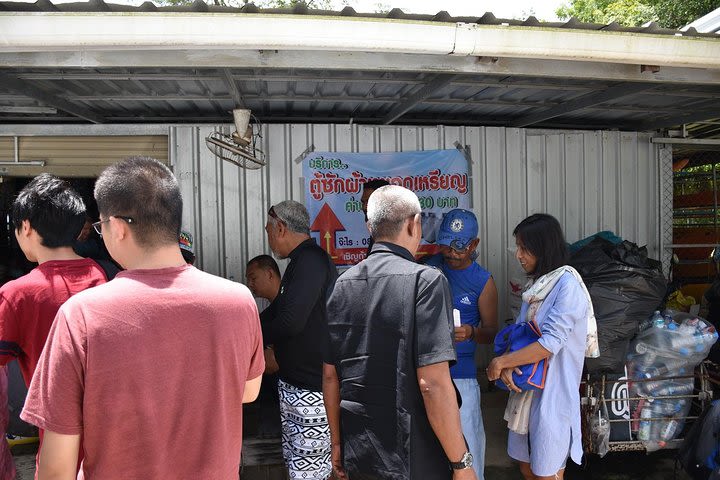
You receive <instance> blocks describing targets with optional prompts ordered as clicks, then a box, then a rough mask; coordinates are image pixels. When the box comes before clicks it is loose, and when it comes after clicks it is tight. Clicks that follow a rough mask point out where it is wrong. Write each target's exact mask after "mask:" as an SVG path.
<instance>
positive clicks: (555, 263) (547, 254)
mask: <svg viewBox="0 0 720 480" xmlns="http://www.w3.org/2000/svg"><path fill="white" fill-rule="evenodd" d="M513 235H514V236H515V238H517V239H518V240H520V242H521V243H522V244H523V246H524V247H525V249H526V250H527V251H529V252H530V253H532V254H533V255H534V256H535V258H536V259H537V265H535V271H533V272H532V273H531V276H532V277H533V278H535V279H537V278H540V277H542V276H543V275H545V274H546V273H550V272H552V271H553V270H555V269H556V268H559V267H562V266H563V265H567V263H568V260H569V254H568V249H567V244H566V243H565V236H564V235H563V231H562V227H560V222H558V221H557V219H556V218H555V217H553V216H552V215H548V214H547V213H536V214H534V215H530V216H529V217H527V218H526V219H525V220H523V221H522V222H520V223H518V224H517V227H515V230H513Z"/></svg>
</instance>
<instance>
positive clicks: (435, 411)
mask: <svg viewBox="0 0 720 480" xmlns="http://www.w3.org/2000/svg"><path fill="white" fill-rule="evenodd" d="M443 368H444V372H443ZM417 374H418V382H419V385H420V391H421V393H422V396H423V401H424V402H425V411H426V412H427V416H428V420H429V421H430V426H431V427H432V429H433V431H434V432H435V436H437V438H438V440H439V441H440V445H442V447H443V450H444V451H445V455H446V456H447V457H448V460H449V461H451V462H458V461H460V459H461V458H462V456H463V454H464V453H465V452H466V451H467V446H466V445H465V437H463V434H462V427H461V426H460V409H459V408H458V405H457V396H456V394H455V388H454V387H453V384H452V380H451V378H450V370H449V368H448V365H447V363H445V362H443V363H439V364H435V365H430V366H427V367H421V368H418V370H417Z"/></svg>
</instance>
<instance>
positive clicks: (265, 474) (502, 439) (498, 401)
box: [13, 390, 690, 480]
mask: <svg viewBox="0 0 720 480" xmlns="http://www.w3.org/2000/svg"><path fill="white" fill-rule="evenodd" d="M506 398H507V394H506V393H505V392H501V391H497V390H494V391H491V392H486V391H485V392H483V394H482V408H483V418H484V421H485V433H486V436H487V439H488V440H487V452H486V457H485V479H486V480H522V477H521V475H520V473H519V472H518V470H517V467H516V466H515V465H514V464H513V463H512V461H511V460H510V458H508V456H507V453H506V440H507V428H506V426H505V422H504V421H503V419H502V417H503V412H504V411H505V401H506ZM21 448H22V449H21V450H16V451H13V454H14V457H15V462H16V467H17V470H18V476H17V479H18V480H32V479H33V474H34V469H35V452H34V448H33V447H32V446H30V447H28V446H23V447H21ZM241 476H242V479H243V480H284V479H285V478H286V475H285V474H284V472H283V468H282V467H281V466H277V465H269V466H268V465H264V466H254V467H244V468H243V470H242V475H241ZM565 478H566V479H568V480H689V479H690V477H688V476H687V475H685V473H684V472H682V471H680V470H679V469H678V471H677V472H675V465H674V452H673V451H667V452H662V451H661V452H656V453H654V454H651V455H646V454H644V453H609V454H608V455H607V456H606V457H605V458H602V459H601V458H599V457H596V456H590V457H589V458H587V457H586V465H584V466H582V467H573V465H572V462H570V464H569V466H568V470H567V472H566V475H565ZM208 480H211V479H208ZM423 480H425V479H423ZM427 480H432V479H427Z"/></svg>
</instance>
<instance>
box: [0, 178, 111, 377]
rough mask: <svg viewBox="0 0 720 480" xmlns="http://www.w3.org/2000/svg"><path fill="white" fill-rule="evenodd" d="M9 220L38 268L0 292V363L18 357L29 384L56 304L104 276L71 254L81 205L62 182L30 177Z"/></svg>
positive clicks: (102, 280)
mask: <svg viewBox="0 0 720 480" xmlns="http://www.w3.org/2000/svg"><path fill="white" fill-rule="evenodd" d="M12 221H13V225H14V226H15V238H17V241H18V244H19V245H20V249H21V250H22V251H23V253H24V254H25V256H26V257H27V259H28V260H29V261H31V262H37V263H38V264H39V265H38V266H37V267H35V268H34V269H33V270H32V271H31V272H30V273H28V274H27V275H25V276H22V277H20V278H18V279H17V280H13V281H11V282H8V283H6V284H5V285H3V286H2V287H1V288H0V365H5V364H7V363H8V362H10V361H11V360H13V359H14V358H17V359H18V363H19V364H20V370H21V372H22V376H23V379H24V380H25V384H26V385H28V386H29V385H30V380H31V379H32V376H33V373H35V367H36V365H37V362H38V359H39V358H40V353H41V352H42V349H43V347H44V346H45V340H46V339H47V335H48V332H49V331H50V326H51V325H52V322H53V320H54V319H55V315H56V314H57V311H58V309H59V308H60V305H62V304H63V303H65V301H66V300H67V299H68V298H70V297H71V296H73V295H75V294H76V293H78V292H80V291H82V290H85V289H86V288H90V287H94V286H95V285H100V284H101V283H105V282H106V281H107V278H106V276H105V272H104V271H103V270H102V268H100V266H99V265H98V264H97V263H95V261H93V260H91V259H87V258H82V257H81V256H79V255H77V254H76V253H75V252H74V251H73V243H74V242H75V239H76V238H77V236H78V234H79V233H80V230H81V229H82V227H83V224H84V223H85V204H84V203H83V200H82V198H81V197H80V195H78V194H77V192H75V191H74V190H73V189H72V188H71V187H70V184H68V183H67V182H65V181H64V180H61V179H59V178H57V177H54V176H52V175H50V174H47V173H44V174H42V175H39V176H37V177H35V178H34V179H33V180H32V181H31V182H30V183H28V185H27V186H26V187H25V188H23V189H22V190H21V191H20V193H19V194H18V196H17V199H15V202H14V203H13V207H12Z"/></svg>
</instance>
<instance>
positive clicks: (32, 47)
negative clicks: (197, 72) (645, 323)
mask: <svg viewBox="0 0 720 480" xmlns="http://www.w3.org/2000/svg"><path fill="white" fill-rule="evenodd" d="M99 1H101V0H99ZM95 3H97V2H95ZM270 19H271V20H272V21H269V20H270ZM0 32H2V34H0V54H1V53H11V52H48V51H58V52H59V51H70V52H77V51H118V50H135V49H146V50H169V51H171V50H189V51H213V50H222V49H228V48H234V49H240V50H278V51H294V50H304V51H308V50H310V51H327V52H375V53H403V54H431V55H449V54H452V55H461V56H471V57H473V56H475V57H504V58H532V59H548V60H571V61H596V62H610V63H620V64H646V65H652V66H674V67H691V68H705V69H717V68H720V39H719V38H717V37H715V38H713V37H698V36H683V35H682V34H680V33H678V34H676V35H663V34H649V33H644V34H637V33H632V32H625V31H616V30H613V31H608V30H577V29H566V28H549V27H537V26H530V25H528V26H514V25H506V24H500V25H481V24H477V23H463V22H458V23H448V22H429V21H398V20H394V21H372V19H368V18H356V17H321V16H305V15H273V16H269V15H266V14H244V15H226V14H213V13H197V12H189V13H185V14H178V13H165V12H141V13H116V12H102V13H101V12H97V11H93V12H86V13H81V12H72V13H67V12H49V13H36V12H35V13H33V12H9V13H8V12H0Z"/></svg>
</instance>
